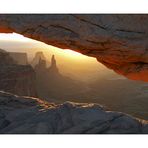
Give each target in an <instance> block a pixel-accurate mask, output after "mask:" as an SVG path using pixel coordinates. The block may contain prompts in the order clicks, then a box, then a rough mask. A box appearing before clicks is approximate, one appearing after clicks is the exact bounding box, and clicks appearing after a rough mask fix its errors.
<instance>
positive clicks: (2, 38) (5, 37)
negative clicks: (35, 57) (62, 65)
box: [0, 33, 92, 60]
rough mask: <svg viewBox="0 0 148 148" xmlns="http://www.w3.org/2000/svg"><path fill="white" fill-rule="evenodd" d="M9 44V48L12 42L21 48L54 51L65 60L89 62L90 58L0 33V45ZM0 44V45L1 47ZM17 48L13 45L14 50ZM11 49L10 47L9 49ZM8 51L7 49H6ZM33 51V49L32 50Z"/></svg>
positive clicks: (19, 36)
mask: <svg viewBox="0 0 148 148" xmlns="http://www.w3.org/2000/svg"><path fill="white" fill-rule="evenodd" d="M4 41H5V42H7V41H8V42H9V44H8V45H7V46H11V44H10V41H11V42H12V41H13V42H16V43H17V44H18V43H21V44H22V47H26V46H25V45H24V44H26V45H28V47H27V48H29V47H32V46H33V45H34V46H35V45H36V48H38V49H41V50H44V51H48V52H49V50H54V51H55V52H56V54H59V55H62V56H64V57H67V58H71V59H76V60H81V59H83V60H84V59H86V60H91V59H92V57H87V56H85V55H83V54H81V53H79V52H76V51H72V50H70V49H64V50H63V49H61V48H57V47H54V46H51V45H47V44H45V43H43V42H40V41H36V40H33V39H30V38H27V37H24V36H23V35H20V34H17V33H0V43H1V44H2V43H3V42H4ZM1 44H0V45H1ZM16 47H17V46H16V45H15V47H13V48H16ZM11 48H12V47H11ZM7 49H8V48H7ZM32 50H35V49H32Z"/></svg>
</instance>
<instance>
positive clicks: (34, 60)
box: [31, 51, 46, 67]
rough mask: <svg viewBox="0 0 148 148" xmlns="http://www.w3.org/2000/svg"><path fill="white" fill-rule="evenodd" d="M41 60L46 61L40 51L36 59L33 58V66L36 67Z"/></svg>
mask: <svg viewBox="0 0 148 148" xmlns="http://www.w3.org/2000/svg"><path fill="white" fill-rule="evenodd" d="M40 60H46V58H45V56H44V54H43V52H41V51H39V52H37V53H36V54H35V57H34V58H33V60H32V62H31V65H32V66H33V67H35V65H37V64H38V63H39V61H40Z"/></svg>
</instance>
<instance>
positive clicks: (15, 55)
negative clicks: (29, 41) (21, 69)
mask: <svg viewBox="0 0 148 148" xmlns="http://www.w3.org/2000/svg"><path fill="white" fill-rule="evenodd" d="M9 55H10V57H12V59H13V60H14V61H16V63H17V64H19V65H27V64H28V58H27V53H20V52H9Z"/></svg>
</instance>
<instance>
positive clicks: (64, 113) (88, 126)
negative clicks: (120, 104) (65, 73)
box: [0, 91, 148, 134]
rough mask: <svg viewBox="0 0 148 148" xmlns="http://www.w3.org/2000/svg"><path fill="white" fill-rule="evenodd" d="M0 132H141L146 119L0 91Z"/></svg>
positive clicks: (146, 125) (96, 106)
mask: <svg viewBox="0 0 148 148" xmlns="http://www.w3.org/2000/svg"><path fill="white" fill-rule="evenodd" d="M0 133H1V134H116V133H118V134H125V133H126V134H127V133H130V134H134V133H136V134H141V133H148V123H147V121H143V120H140V119H136V118H134V117H132V116H130V115H127V114H124V113H120V112H113V111H107V110H105V108H104V107H102V106H101V105H99V104H93V103H92V104H91V103H89V104H88V103H73V102H65V103H63V104H54V103H48V102H45V101H42V100H41V99H38V98H31V97H20V96H16V95H13V94H10V93H5V92H2V91H1V92H0Z"/></svg>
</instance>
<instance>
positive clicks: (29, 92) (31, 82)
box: [0, 50, 37, 97]
mask: <svg viewBox="0 0 148 148" xmlns="http://www.w3.org/2000/svg"><path fill="white" fill-rule="evenodd" d="M35 77H36V76H35V72H34V70H33V68H32V67H31V66H30V65H18V64H17V62H16V61H14V60H13V58H12V57H11V56H10V55H9V53H8V52H6V51H4V50H0V90H3V91H7V92H11V93H14V94H18V95H22V96H23V95H24V96H32V97H37V92H36V88H35Z"/></svg>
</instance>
